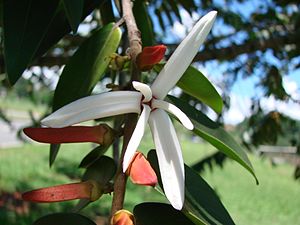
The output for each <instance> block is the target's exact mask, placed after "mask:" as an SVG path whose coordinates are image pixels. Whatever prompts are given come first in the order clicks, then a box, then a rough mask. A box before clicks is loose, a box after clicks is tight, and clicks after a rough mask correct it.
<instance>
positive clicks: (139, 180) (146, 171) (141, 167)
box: [126, 152, 157, 186]
mask: <svg viewBox="0 0 300 225" xmlns="http://www.w3.org/2000/svg"><path fill="white" fill-rule="evenodd" d="M126 174H127V175H128V176H129V177H130V179H131V181H132V182H133V183H135V184H140V185H148V186H155V185H156V184H157V176H156V174H155V172H154V170H153V168H152V167H151V165H150V163H149V162H148V161H147V159H146V157H145V156H144V155H143V154H142V153H141V152H136V153H135V155H134V157H133V158H132V160H131V163H130V165H129V167H128V169H127V171H126Z"/></svg>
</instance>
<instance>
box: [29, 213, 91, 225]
mask: <svg viewBox="0 0 300 225" xmlns="http://www.w3.org/2000/svg"><path fill="white" fill-rule="evenodd" d="M59 224H72V225H96V223H94V222H93V221H92V220H90V219H89V218H87V217H85V216H82V215H80V214H77V213H54V214H49V215H46V216H43V217H41V218H39V219H38V220H36V221H35V222H34V223H33V225H59Z"/></svg>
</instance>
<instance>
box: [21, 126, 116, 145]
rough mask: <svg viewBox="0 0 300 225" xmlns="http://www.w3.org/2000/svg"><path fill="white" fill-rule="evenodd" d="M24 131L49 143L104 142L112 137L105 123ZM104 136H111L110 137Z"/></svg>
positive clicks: (31, 128) (38, 139)
mask: <svg viewBox="0 0 300 225" xmlns="http://www.w3.org/2000/svg"><path fill="white" fill-rule="evenodd" d="M23 131H24V133H25V134H26V135H27V136H28V137H30V138H31V139H33V140H35V141H38V142H42V143H51V144H60V143H78V142H94V143H98V144H104V142H106V141H108V140H109V139H111V140H112V139H113V134H112V132H111V131H112V130H111V129H110V128H109V127H108V126H107V125H104V124H103V125H98V126H71V127H63V128H48V127H39V128H34V127H28V128H25V129H24V130H23ZM106 136H111V137H110V138H108V137H106Z"/></svg>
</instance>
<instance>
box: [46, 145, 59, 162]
mask: <svg viewBox="0 0 300 225" xmlns="http://www.w3.org/2000/svg"><path fill="white" fill-rule="evenodd" d="M59 148H60V144H50V154H49V166H50V167H51V166H52V165H53V163H54V161H55V159H56V157H57V154H58V151H59Z"/></svg>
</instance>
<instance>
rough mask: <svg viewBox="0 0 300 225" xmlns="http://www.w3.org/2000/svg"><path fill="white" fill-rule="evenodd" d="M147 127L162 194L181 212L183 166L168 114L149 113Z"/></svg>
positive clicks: (179, 148)
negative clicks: (157, 165)
mask: <svg viewBox="0 0 300 225" xmlns="http://www.w3.org/2000/svg"><path fill="white" fill-rule="evenodd" d="M149 125H150V128H151V132H152V136H153V139H154V143H155V147H156V152H157V158H158V164H159V170H160V173H161V179H162V183H163V186H164V192H165V194H166V197H167V198H168V200H169V201H170V203H171V204H172V206H173V207H174V208H175V209H177V210H181V209H182V206H183V202H184V164H183V158H182V154H181V147H180V144H179V141H178V138H177V135H176V132H175V129H174V126H173V124H172V122H171V120H170V118H169V116H168V114H167V113H166V112H165V111H163V110H161V109H156V110H154V111H153V112H151V114H150V118H149Z"/></svg>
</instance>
